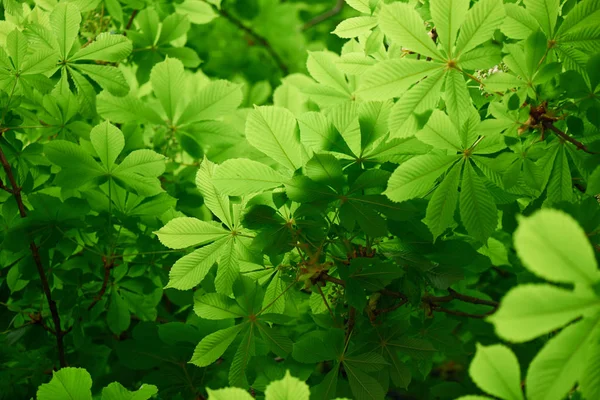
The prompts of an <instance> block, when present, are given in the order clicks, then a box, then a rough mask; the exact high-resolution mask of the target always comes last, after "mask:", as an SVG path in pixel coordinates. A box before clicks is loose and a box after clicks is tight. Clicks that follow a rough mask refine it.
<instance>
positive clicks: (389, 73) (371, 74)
mask: <svg viewBox="0 0 600 400" xmlns="http://www.w3.org/2000/svg"><path fill="white" fill-rule="evenodd" d="M441 68H443V64H439V63H435V62H425V61H418V60H410V59H405V58H400V59H392V60H385V61H381V62H379V63H377V64H375V65H374V66H373V67H371V68H369V69H368V70H367V72H366V74H365V75H364V76H363V77H362V79H361V81H360V82H361V83H360V87H359V89H358V90H357V91H356V94H357V95H358V96H360V98H362V99H364V100H387V99H391V98H393V97H401V96H402V95H403V94H404V92H405V91H406V89H408V88H409V87H410V86H411V85H412V84H414V83H415V82H418V81H419V80H421V79H423V78H424V77H425V76H427V75H429V74H431V73H433V72H434V71H435V70H436V69H441Z"/></svg>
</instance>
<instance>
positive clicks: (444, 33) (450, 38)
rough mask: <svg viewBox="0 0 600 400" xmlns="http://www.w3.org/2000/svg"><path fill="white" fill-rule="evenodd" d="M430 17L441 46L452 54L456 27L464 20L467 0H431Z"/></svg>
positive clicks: (456, 31)
mask: <svg viewBox="0 0 600 400" xmlns="http://www.w3.org/2000/svg"><path fill="white" fill-rule="evenodd" d="M430 3H431V4H430V9H431V18H432V19H433V22H434V25H435V28H436V32H437V34H438V36H439V40H440V43H441V45H442V48H443V49H444V50H446V53H447V54H448V55H452V50H453V49H454V41H455V40H456V34H457V33H458V28H459V27H460V26H461V25H462V23H463V22H464V20H465V17H466V14H467V11H468V9H469V1H467V0H433V1H431V2H430Z"/></svg>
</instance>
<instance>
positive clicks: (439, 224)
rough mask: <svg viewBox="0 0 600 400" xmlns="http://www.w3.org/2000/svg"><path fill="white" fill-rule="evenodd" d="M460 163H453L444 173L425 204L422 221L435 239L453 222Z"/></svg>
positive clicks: (460, 169) (460, 168)
mask: <svg viewBox="0 0 600 400" xmlns="http://www.w3.org/2000/svg"><path fill="white" fill-rule="evenodd" d="M462 165H463V164H462V163H461V164H459V165H456V164H455V165H454V166H453V167H452V168H451V169H450V171H448V173H447V174H446V177H445V178H444V180H443V181H442V183H440V185H439V186H438V188H437V189H436V190H435V192H434V193H433V196H431V200H429V204H428V205H427V214H426V215H425V220H424V222H425V223H426V224H427V227H428V228H429V230H430V231H431V234H432V235H433V239H434V240H435V239H436V238H437V237H438V236H440V235H441V234H442V233H444V231H445V230H446V229H448V228H449V227H450V226H452V224H453V223H454V211H455V210H456V203H457V201H458V182H459V180H460V173H461V171H462Z"/></svg>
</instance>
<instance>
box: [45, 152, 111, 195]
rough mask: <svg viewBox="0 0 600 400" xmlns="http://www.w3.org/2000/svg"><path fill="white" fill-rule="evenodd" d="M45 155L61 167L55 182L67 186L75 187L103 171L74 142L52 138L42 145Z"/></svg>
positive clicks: (102, 173)
mask: <svg viewBox="0 0 600 400" xmlns="http://www.w3.org/2000/svg"><path fill="white" fill-rule="evenodd" d="M44 153H45V154H46V157H48V159H49V160H50V161H51V162H52V163H53V164H56V165H58V166H59V167H61V171H60V172H59V174H58V176H57V178H56V183H57V184H58V185H60V186H64V187H67V188H77V187H80V186H83V185H85V184H86V183H88V184H89V183H90V181H92V180H93V179H95V178H98V177H100V176H102V175H104V171H103V170H102V168H101V167H100V165H98V163H97V162H96V161H95V160H94V159H93V158H92V156H91V155H89V154H88V153H86V152H85V151H84V150H83V149H81V147H79V146H77V145H76V144H75V143H72V142H67V141H66V140H53V141H51V142H50V143H47V144H45V145H44Z"/></svg>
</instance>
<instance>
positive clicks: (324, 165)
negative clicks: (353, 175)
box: [304, 154, 344, 186]
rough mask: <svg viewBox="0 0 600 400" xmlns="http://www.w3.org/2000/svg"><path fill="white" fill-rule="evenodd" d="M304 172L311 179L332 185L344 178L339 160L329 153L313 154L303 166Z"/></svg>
mask: <svg viewBox="0 0 600 400" xmlns="http://www.w3.org/2000/svg"><path fill="white" fill-rule="evenodd" d="M304 172H305V174H306V176H307V177H309V178H310V179H311V180H313V181H315V182H319V183H325V184H328V185H332V186H338V185H339V184H341V182H343V179H344V173H343V171H342V166H341V165H340V162H339V161H338V159H337V158H335V157H334V156H332V155H331V154H315V155H314V156H313V158H311V159H310V160H309V161H308V162H307V163H306V165H305V166H304Z"/></svg>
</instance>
